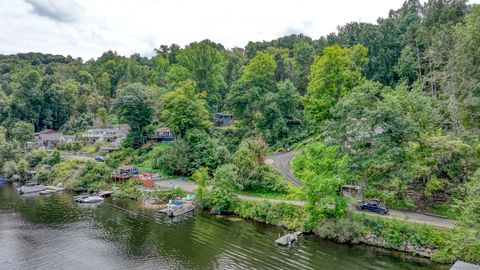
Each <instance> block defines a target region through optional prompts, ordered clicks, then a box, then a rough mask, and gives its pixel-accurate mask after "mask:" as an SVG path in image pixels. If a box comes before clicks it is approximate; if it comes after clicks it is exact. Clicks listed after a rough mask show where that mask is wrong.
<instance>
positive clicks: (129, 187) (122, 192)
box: [114, 179, 142, 200]
mask: <svg viewBox="0 0 480 270" xmlns="http://www.w3.org/2000/svg"><path fill="white" fill-rule="evenodd" d="M140 185H141V184H140V183H139V182H137V181H135V180H132V179H129V180H127V181H125V182H123V183H122V184H120V185H119V187H118V189H117V190H116V191H115V193H114V195H115V197H119V198H129V199H134V200H138V199H140V198H141V197H142V191H141V190H140V189H138V186H140Z"/></svg>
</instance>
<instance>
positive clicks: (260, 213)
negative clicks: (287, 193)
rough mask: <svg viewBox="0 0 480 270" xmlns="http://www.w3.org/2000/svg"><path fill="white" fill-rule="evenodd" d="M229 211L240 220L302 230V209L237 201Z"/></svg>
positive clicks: (303, 213) (292, 206)
mask: <svg viewBox="0 0 480 270" xmlns="http://www.w3.org/2000/svg"><path fill="white" fill-rule="evenodd" d="M231 211H232V212H233V213H235V214H237V215H239V216H240V217H241V218H248V219H252V220H254V221H258V222H265V223H267V224H273V225H283V226H285V227H286V228H288V229H300V228H302V224H303V220H304V219H305V211H304V209H303V207H300V206H296V205H291V204H285V203H271V202H268V201H263V202H251V201H237V202H236V203H235V204H233V205H232V208H231Z"/></svg>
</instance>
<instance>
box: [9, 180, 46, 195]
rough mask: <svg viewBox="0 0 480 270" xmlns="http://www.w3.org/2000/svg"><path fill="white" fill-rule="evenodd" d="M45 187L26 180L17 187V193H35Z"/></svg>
mask: <svg viewBox="0 0 480 270" xmlns="http://www.w3.org/2000/svg"><path fill="white" fill-rule="evenodd" d="M45 189H47V188H46V187H45V186H44V185H37V184H36V183H33V182H27V183H25V185H24V186H21V187H19V188H17V189H16V190H17V193H18V194H28V193H37V192H41V191H44V190H45Z"/></svg>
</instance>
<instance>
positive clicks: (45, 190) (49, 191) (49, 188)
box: [40, 186, 65, 195]
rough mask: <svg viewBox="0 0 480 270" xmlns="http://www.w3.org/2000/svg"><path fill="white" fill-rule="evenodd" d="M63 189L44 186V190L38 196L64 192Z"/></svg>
mask: <svg viewBox="0 0 480 270" xmlns="http://www.w3.org/2000/svg"><path fill="white" fill-rule="evenodd" d="M64 190H65V189H64V188H63V187H58V186H45V189H44V190H42V191H40V195H48V194H52V193H55V192H59V191H64Z"/></svg>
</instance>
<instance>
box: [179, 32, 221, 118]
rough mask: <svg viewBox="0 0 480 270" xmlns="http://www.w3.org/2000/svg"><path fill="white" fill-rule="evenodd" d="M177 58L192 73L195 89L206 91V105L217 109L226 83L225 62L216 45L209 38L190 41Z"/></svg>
mask: <svg viewBox="0 0 480 270" xmlns="http://www.w3.org/2000/svg"><path fill="white" fill-rule="evenodd" d="M177 60H178V63H179V64H180V65H182V66H184V67H185V68H187V69H188V71H189V72H190V74H191V75H192V79H193V80H194V81H195V82H196V86H195V89H196V91H197V92H203V91H205V92H206V93H207V96H206V99H207V104H208V106H209V107H210V108H212V109H213V110H218V108H219V103H220V102H221V100H222V99H223V97H224V96H225V90H226V89H227V84H226V83H225V80H224V76H225V66H226V62H225V59H224V56H223V54H222V52H221V50H220V49H219V48H218V47H217V45H216V44H215V43H213V42H211V41H209V40H203V41H201V42H198V43H197V42H194V43H191V44H189V45H188V46H186V47H185V49H183V50H181V51H180V53H179V54H178V56H177Z"/></svg>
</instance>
